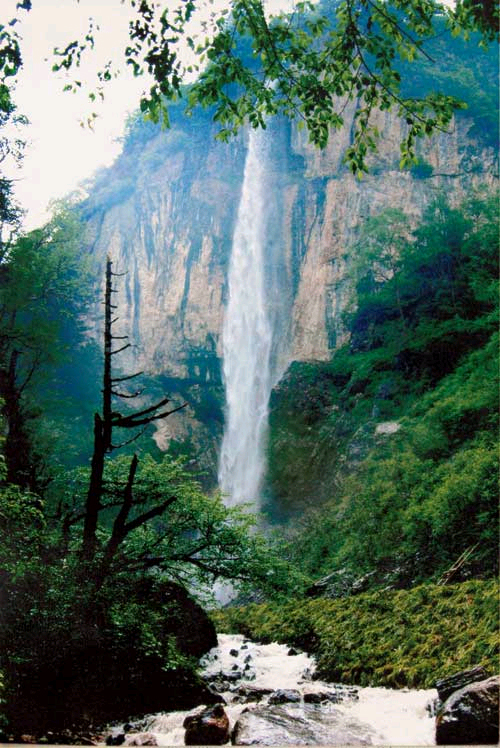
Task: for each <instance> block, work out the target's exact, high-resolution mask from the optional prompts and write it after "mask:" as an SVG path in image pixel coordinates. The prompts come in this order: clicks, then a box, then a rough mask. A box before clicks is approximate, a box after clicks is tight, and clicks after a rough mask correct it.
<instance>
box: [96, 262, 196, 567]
mask: <svg viewBox="0 0 500 748" xmlns="http://www.w3.org/2000/svg"><path fill="white" fill-rule="evenodd" d="M119 275H123V273H113V271H112V261H111V259H110V258H109V257H108V258H107V261H106V285H105V294H104V373H103V387H102V412H101V413H96V414H95V415H94V449H93V454H92V463H91V470H90V480H89V487H88V492H87V498H86V503H85V510H84V525H83V542H82V559H83V560H84V561H85V562H87V563H92V562H93V561H94V559H95V556H96V551H97V527H98V520H99V512H100V511H101V509H102V508H103V505H102V500H103V493H104V465H105V458H106V455H107V454H109V453H110V452H112V451H113V450H115V449H118V448H119V447H123V446H125V444H130V443H131V442H133V441H135V440H136V439H137V438H138V437H139V436H141V434H142V433H144V430H145V429H146V427H147V426H148V425H149V424H150V423H152V422H153V421H158V420H160V419H163V418H166V417H167V416H169V415H171V414H172V413H175V412H176V411H178V410H180V409H181V408H183V407H185V405H186V403H184V404H183V405H180V406H179V407H176V408H173V409H171V410H164V408H165V406H166V405H167V404H168V403H169V402H170V399H169V398H168V397H166V398H164V399H162V400H160V401H159V402H157V403H155V404H154V405H151V406H149V407H147V408H144V409H143V410H139V411H136V412H135V413H132V414H128V415H122V414H121V413H119V412H117V411H114V410H113V398H134V397H138V396H139V395H140V394H141V392H135V393H132V394H129V393H125V392H120V391H119V390H117V389H116V388H117V387H119V386H120V385H121V383H123V382H125V381H129V380H131V379H135V378H136V377H138V376H140V375H141V374H142V373H143V372H137V373H136V374H130V375H128V376H120V377H114V376H113V365H112V362H113V356H116V355H117V354H118V353H121V352H122V351H124V350H126V349H127V348H130V343H129V342H125V343H123V345H121V346H119V347H118V348H115V349H113V345H114V344H115V341H118V340H121V341H127V340H128V336H127V335H114V334H113V325H114V323H115V322H116V321H117V318H115V319H113V313H114V310H115V309H116V305H115V304H113V303H112V294H113V293H116V290H115V289H114V288H113V277H117V276H119ZM115 428H122V429H139V431H138V432H137V433H136V434H135V435H134V436H132V437H131V438H130V439H128V440H126V441H125V442H124V443H122V444H116V445H115V444H113V432H114V429H115ZM137 464H138V459H137V455H134V456H133V457H132V460H131V463H130V468H129V474H128V480H127V484H126V487H125V490H124V492H123V496H122V498H121V505H120V507H119V510H118V513H117V515H116V517H115V520H114V523H113V528H112V531H111V536H110V538H109V540H108V542H107V545H106V547H105V548H104V552H103V557H102V562H101V570H100V573H99V576H100V577H102V575H103V573H104V572H105V569H106V568H108V567H109V565H110V563H111V561H112V559H113V556H114V555H115V553H116V550H117V549H118V547H119V545H120V543H121V542H122V540H124V538H125V537H126V536H127V535H128V534H129V533H130V532H131V531H132V530H134V529H135V528H137V527H140V526H141V525H143V524H144V523H146V522H148V521H149V520H150V519H152V518H153V517H156V516H159V515H160V514H162V513H163V512H164V511H165V510H166V508H167V507H168V506H169V505H170V504H171V503H172V502H173V500H174V497H171V496H170V497H168V498H167V499H166V500H165V501H164V502H162V503H161V504H159V505H157V506H155V507H153V508H151V509H149V510H148V511H145V512H143V513H142V514H140V515H139V516H137V517H134V519H133V520H129V519H128V518H129V514H130V511H131V509H132V507H133V484H134V479H135V474H136V470H137Z"/></svg>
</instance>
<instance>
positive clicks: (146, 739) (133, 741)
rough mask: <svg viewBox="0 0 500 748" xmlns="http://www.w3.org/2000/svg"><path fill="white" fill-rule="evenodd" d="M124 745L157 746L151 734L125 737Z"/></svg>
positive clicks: (154, 737) (142, 733)
mask: <svg viewBox="0 0 500 748" xmlns="http://www.w3.org/2000/svg"><path fill="white" fill-rule="evenodd" d="M125 745H158V741H157V740H156V736H155V735H153V733H151V732H139V733H137V734H136V735H127V736H126V738H125Z"/></svg>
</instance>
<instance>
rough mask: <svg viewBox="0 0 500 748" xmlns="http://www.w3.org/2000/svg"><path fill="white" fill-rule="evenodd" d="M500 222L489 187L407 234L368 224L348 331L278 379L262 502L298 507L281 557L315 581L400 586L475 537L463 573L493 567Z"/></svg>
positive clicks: (440, 564) (439, 209)
mask: <svg viewBox="0 0 500 748" xmlns="http://www.w3.org/2000/svg"><path fill="white" fill-rule="evenodd" d="M497 221H498V216H497V208H496V203H495V201H494V199H493V198H489V197H486V198H484V199H483V198H481V199H479V198H474V199H471V200H469V201H468V203H467V204H466V205H464V206H461V208H460V210H453V209H450V208H449V207H447V206H446V204H444V203H443V201H438V203H436V204H435V205H434V206H431V208H430V209H429V212H428V215H427V217H426V219H425V221H424V223H423V224H422V225H421V226H420V227H419V228H418V229H417V230H416V231H415V232H413V233H412V234H410V233H409V231H408V228H407V226H406V221H405V220H404V216H402V215H401V214H399V213H397V212H396V211H389V212H388V213H385V214H383V215H382V216H380V217H378V218H375V219H373V220H372V221H369V222H368V223H367V225H366V231H365V234H364V236H363V238H362V239H361V240H360V243H359V247H358V248H357V251H358V257H359V262H358V264H357V267H356V270H355V279H354V280H355V283H356V288H357V304H356V307H355V309H354V310H353V311H352V312H351V313H350V314H349V315H348V316H347V319H346V324H347V327H348V329H349V331H350V333H351V335H350V342H349V344H347V345H346V346H344V347H343V348H342V349H340V350H339V351H338V352H337V353H336V354H335V356H334V357H333V359H332V361H331V362H330V363H327V364H320V365H312V364H305V365H295V367H292V370H291V371H290V373H289V375H288V378H287V379H286V380H285V381H284V382H283V383H282V384H281V385H280V387H279V388H278V391H277V393H276V394H275V399H274V407H273V411H272V416H271V446H270V458H269V464H270V465H271V487H272V489H273V495H274V496H275V497H276V499H275V505H273V502H272V501H271V502H270V504H269V506H270V514H271V516H272V517H274V519H275V520H276V519H282V518H283V517H286V516H287V514H288V516H290V514H292V516H293V513H294V512H297V513H298V512H299V511H300V512H303V513H304V516H303V517H302V518H301V519H300V520H299V521H298V522H297V521H295V522H294V529H293V530H291V531H290V535H291V541H290V555H291V558H292V559H293V560H294V561H295V562H296V563H298V564H300V565H301V568H302V569H303V570H304V571H305V572H306V573H308V574H309V575H310V576H311V578H312V579H317V578H318V577H320V576H321V575H326V574H329V573H330V572H332V571H335V570H339V569H345V570H347V572H348V573H350V574H352V575H353V579H354V575H356V574H357V575H358V577H359V576H360V575H362V574H365V573H368V572H370V573H371V574H372V578H371V582H370V584H371V585H372V586H384V585H386V584H387V583H388V582H391V583H392V584H395V585H396V586H409V585H411V584H414V583H416V582H418V581H419V580H420V581H423V580H425V579H429V578H431V579H437V578H439V576H440V575H441V574H442V573H443V572H444V571H446V569H447V568H448V567H450V566H451V565H452V563H453V562H454V561H455V560H456V559H457V558H458V556H459V555H460V554H461V553H462V552H464V551H465V550H466V549H467V548H469V547H471V546H475V548H474V554H473V559H472V560H471V562H470V564H469V567H468V571H467V570H466V571H465V573H468V574H474V575H476V574H484V575H486V576H488V575H491V574H494V573H495V572H496V570H497V563H498V562H497V554H496V532H497V527H498V506H497V496H498V493H497V482H496V469H495V465H496V459H497V452H496V444H497V441H496V440H497V424H498V387H497V352H498V337H497V334H496V324H497V292H496V288H497V249H498V240H497V236H498V235H497V229H496V224H497ZM386 422H388V423H389V430H388V432H384V424H385V423H386ZM378 426H379V429H378V430H377V427H378ZM346 457H347V462H346ZM311 507H315V508H313V509H311ZM273 512H274V514H273Z"/></svg>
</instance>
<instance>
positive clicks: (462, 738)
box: [436, 675, 500, 745]
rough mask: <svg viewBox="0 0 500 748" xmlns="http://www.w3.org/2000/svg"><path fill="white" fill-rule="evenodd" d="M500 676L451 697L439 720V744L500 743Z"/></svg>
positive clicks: (466, 688) (446, 702)
mask: <svg viewBox="0 0 500 748" xmlns="http://www.w3.org/2000/svg"><path fill="white" fill-rule="evenodd" d="M499 689H500V676H498V675H495V676H493V677H492V678H487V679H486V680H482V681H478V682H476V683H470V684H468V685H466V686H464V687H463V688H460V689H459V690H458V691H455V692H454V693H452V694H451V696H449V697H448V698H447V700H446V701H445V703H444V704H443V706H442V708H441V709H440V711H439V714H438V716H437V717H436V744H437V745H460V744H462V745H463V744H467V743H475V744H490V743H491V744H494V745H496V744H498V709H499Z"/></svg>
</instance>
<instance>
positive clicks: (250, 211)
mask: <svg viewBox="0 0 500 748" xmlns="http://www.w3.org/2000/svg"><path fill="white" fill-rule="evenodd" d="M268 142H269V141H268V139H267V137H266V134H265V133H264V132H262V131H254V130H252V131H251V132H250V136H249V144H248V152H247V157H246V163H245V173H244V178H243V188H242V194H241V200H240V205H239V210H238V218H237V223H236V228H235V232H234V237H233V247H232V253H231V261H230V266H229V278H228V282H229V300H228V304H227V308H226V314H225V319H224V327H223V333H222V341H223V355H224V382H225V387H226V426H225V433H224V437H223V441H222V448H221V456H220V463H219V486H220V488H221V490H222V492H223V493H224V494H225V495H226V502H227V503H228V504H230V505H236V504H241V503H244V502H247V501H248V502H257V501H258V500H259V492H260V488H261V484H262V478H263V475H264V470H265V457H264V445H265V435H266V430H267V421H268V403H269V396H270V393H271V389H272V386H273V385H274V383H275V372H273V364H272V350H273V333H272V325H271V321H270V316H269V310H268V304H267V298H268V296H269V291H270V290H271V293H272V289H269V284H268V283H267V279H266V278H265V277H264V276H265V267H266V257H265V252H266V242H267V241H268V230H270V223H271V216H270V213H271V212H272V211H270V210H269V205H270V202H272V200H270V189H269V186H268V184H267V180H266V163H267V161H268V158H269V145H268Z"/></svg>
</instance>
